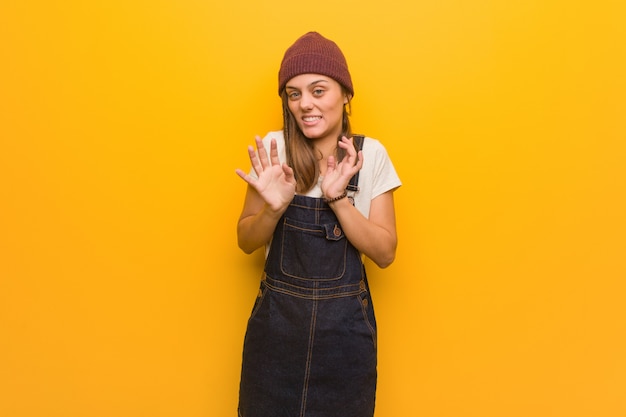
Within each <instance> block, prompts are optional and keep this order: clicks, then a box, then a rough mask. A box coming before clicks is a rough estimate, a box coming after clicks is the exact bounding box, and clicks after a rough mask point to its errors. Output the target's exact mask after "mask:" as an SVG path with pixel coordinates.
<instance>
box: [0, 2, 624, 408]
mask: <svg viewBox="0 0 626 417" xmlns="http://www.w3.org/2000/svg"><path fill="white" fill-rule="evenodd" d="M55 3H58V4H55ZM625 21H626V6H624V3H623V2H621V1H610V0H597V1H593V2H589V1H579V0H573V1H559V0H548V1H546V0H541V1H540V0H530V1H523V2H521V1H509V0H441V1H435V2H402V3H399V4H395V2H391V3H389V2H380V1H374V0H366V1H360V2H343V3H341V2H339V3H338V2H333V1H327V0H322V1H320V2H317V3H296V2H287V1H284V0H275V1H273V2H272V3H271V5H269V4H268V5H264V3H263V2H258V1H247V2H246V1H242V0H235V1H229V2H222V3H218V2H208V1H205V2H200V1H193V0H178V1H174V0H171V1H156V2H154V1H150V2H149V1H121V0H108V1H101V0H96V1H90V2H82V1H75V0H74V1H72V0H68V1H65V2H47V1H45V2H44V1H35V0H26V1H21V2H9V1H4V2H2V3H1V4H0V332H1V334H0V384H1V386H0V415H2V416H7V417H24V416H46V417H56V416H59V417H60V416H63V417H74V416H76V417H78V416H89V417H97V416H107V417H109V416H117V417H122V416H133V417H136V416H150V417H160V416H168V417H169V416H176V417H178V416H185V417H194V416H198V417H199V416H210V417H214V416H229V415H232V416H234V415H235V414H236V402H237V389H238V379H239V366H240V362H241V347H242V342H243V335H244V330H245V324H246V320H247V317H248V314H249V312H250V309H251V307H252V302H253V300H254V297H255V295H256V292H257V285H258V277H259V272H260V268H261V264H262V253H261V251H257V252H256V253H255V254H254V255H252V256H246V255H244V254H243V253H241V252H240V251H239V250H238V249H237V245H236V237H235V224H236V220H237V217H238V215H239V211H240V207H241V203H242V199H243V195H244V190H245V184H244V183H243V182H242V181H241V180H240V179H239V178H238V177H237V176H236V175H235V173H234V169H235V168H238V167H239V168H244V169H246V168H247V167H248V161H247V159H246V152H245V147H246V146H247V145H248V144H250V143H252V142H253V137H254V135H255V134H260V135H263V134H265V133H266V132H267V131H269V130H273V129H279V128H280V127H281V125H280V123H281V115H280V103H279V99H278V96H277V94H276V81H277V71H278V65H279V62H280V59H281V57H282V54H283V52H284V50H285V49H286V48H287V47H288V46H289V45H290V44H291V43H292V42H293V41H294V40H295V39H296V38H297V37H298V36H300V35H301V34H303V33H305V32H306V31H309V30H318V31H320V32H321V33H322V34H324V35H325V36H327V37H329V38H331V39H333V40H335V41H337V43H338V44H339V45H340V46H341V48H342V49H343V50H344V52H345V54H346V56H347V58H348V62H349V64H350V68H351V71H352V76H353V79H354V83H355V89H356V97H355V100H354V102H353V125H354V127H355V128H356V131H358V132H362V133H366V134H368V135H370V136H373V137H376V138H378V139H380V140H381V141H382V142H383V143H384V144H385V146H386V147H387V149H388V151H389V153H390V155H391V157H392V159H393V161H394V164H395V165H396V168H397V170H398V172H399V174H400V176H401V178H402V180H403V182H404V185H403V187H402V188H401V189H400V190H399V191H398V192H397V193H396V202H397V215H398V229H399V238H400V246H399V250H398V256H397V260H396V262H395V263H394V264H393V265H392V266H391V267H390V268H388V269H386V270H383V271H381V270H378V269H377V268H376V267H375V266H374V265H373V264H371V263H370V264H368V267H369V273H370V277H371V284H372V287H373V288H372V291H373V294H374V299H375V303H376V309H377V314H378V320H379V330H380V335H379V338H380V339H379V345H380V364H379V373H380V377H379V390H378V402H377V413H376V415H377V417H397V416H426V417H461V416H462V417H473V416H475V417H518V416H519V417H528V416H537V417H543V416H564V417H578V416H594V417H595V416H601V417H618V416H624V415H626V396H625V395H624V393H625V392H626V307H625V306H624V298H625V295H626V291H625V290H626V285H625V283H624V280H625V278H626V256H625V253H626V216H625V214H626V196H625V191H626V164H625V163H624V161H625V160H626V141H625V139H626V123H625V114H626V76H625V74H626V31H625V28H626V25H624V22H625Z"/></svg>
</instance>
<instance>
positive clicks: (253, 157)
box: [248, 146, 263, 177]
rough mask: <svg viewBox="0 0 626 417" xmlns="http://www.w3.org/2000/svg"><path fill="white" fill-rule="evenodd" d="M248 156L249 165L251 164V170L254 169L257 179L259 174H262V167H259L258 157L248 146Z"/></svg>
mask: <svg viewBox="0 0 626 417" xmlns="http://www.w3.org/2000/svg"><path fill="white" fill-rule="evenodd" d="M248 156H250V163H251V164H252V169H254V172H256V175H257V177H258V176H259V174H260V173H261V172H263V167H262V166H261V163H260V162H259V158H258V155H257V153H256V152H255V151H254V148H253V147H252V146H248Z"/></svg>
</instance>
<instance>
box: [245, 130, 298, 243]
mask: <svg viewBox="0 0 626 417" xmlns="http://www.w3.org/2000/svg"><path fill="white" fill-rule="evenodd" d="M256 145H257V149H258V154H257V152H255V151H254V148H253V147H252V146H250V147H248V155H249V156H250V162H251V163H252V168H253V169H254V171H255V172H256V174H257V178H254V177H251V176H250V175H248V174H246V173H245V172H243V171H242V170H240V169H238V170H236V171H235V172H236V173H237V175H239V176H240V177H241V178H242V179H243V180H244V181H246V182H247V183H248V189H247V191H246V198H245V201H244V205H243V209H242V211H241V215H240V216H239V221H238V223H237V243H238V245H239V247H240V248H241V249H242V250H243V251H244V252H245V253H252V252H254V251H255V250H256V249H258V248H259V247H261V246H263V245H265V244H266V243H267V242H269V241H270V239H271V237H272V234H273V233H274V229H275V228H276V224H277V223H278V220H279V219H280V217H281V216H282V214H283V213H284V212H285V210H286V209H287V207H288V206H289V203H290V202H291V200H292V199H293V195H294V193H295V189H296V181H295V178H294V176H293V170H292V169H291V168H290V167H288V166H287V165H286V164H281V163H280V161H279V159H278V151H277V148H276V141H275V140H273V139H272V141H271V145H270V155H269V158H268V155H267V152H266V151H265V148H264V146H263V142H262V141H261V138H259V137H257V138H256Z"/></svg>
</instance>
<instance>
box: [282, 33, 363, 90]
mask: <svg viewBox="0 0 626 417" xmlns="http://www.w3.org/2000/svg"><path fill="white" fill-rule="evenodd" d="M300 74H321V75H325V76H327V77H330V78H332V79H334V80H335V81H337V82H338V83H339V84H341V85H342V86H344V87H345V88H346V89H347V90H348V91H349V92H350V94H351V95H352V96H354V88H353V87H352V79H351V78H350V72H349V71H348V64H347V62H346V58H345V57H344V56H343V53H341V50H340V49H339V47H338V46H337V44H336V43H335V42H333V41H331V40H330V39H326V38H325V37H323V36H322V35H320V34H319V33H317V32H309V33H307V34H305V35H303V36H301V37H300V38H299V39H298V40H297V41H296V42H295V43H294V44H293V45H291V46H290V47H289V49H287V51H286V52H285V56H284V57H283V61H282V63H281V64H280V70H279V71H278V95H280V94H281V93H282V92H283V89H284V88H285V84H287V81H289V80H290V79H292V78H293V77H295V76H296V75H300Z"/></svg>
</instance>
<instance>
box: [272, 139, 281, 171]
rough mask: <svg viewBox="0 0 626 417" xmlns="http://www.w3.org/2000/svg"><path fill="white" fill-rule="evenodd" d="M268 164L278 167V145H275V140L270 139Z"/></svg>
mask: <svg viewBox="0 0 626 417" xmlns="http://www.w3.org/2000/svg"><path fill="white" fill-rule="evenodd" d="M270 162H271V163H272V165H280V160H279V159H278V145H276V140H275V139H272V140H271V142H270Z"/></svg>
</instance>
